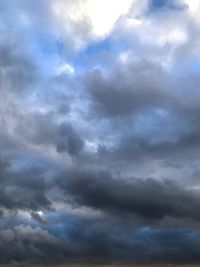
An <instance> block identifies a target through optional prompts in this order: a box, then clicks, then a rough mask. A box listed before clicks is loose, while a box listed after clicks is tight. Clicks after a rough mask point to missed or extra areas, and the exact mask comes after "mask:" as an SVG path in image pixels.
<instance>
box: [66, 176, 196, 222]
mask: <svg viewBox="0 0 200 267" xmlns="http://www.w3.org/2000/svg"><path fill="white" fill-rule="evenodd" d="M63 183H64V185H63ZM65 183H66V185H65ZM61 188H63V189H64V190H65V191H66V192H68V193H69V194H71V195H72V197H73V198H74V199H75V201H77V203H79V204H80V205H86V206H89V207H92V208H95V209H100V210H104V211H107V212H112V213H115V214H118V215H119V216H121V215H120V214H123V213H129V214H137V215H139V216H142V217H144V218H147V219H153V220H154V219H155V220H161V219H163V218H164V217H167V216H171V217H186V218H190V219H194V220H197V221H199V216H198V214H197V212H196V211H197V210H198V208H199V196H198V192H195V191H193V190H189V189H186V188H181V187H179V186H178V185H177V184H175V183H173V182H170V181H156V180H153V179H150V178H149V179H145V180H141V179H125V178H123V179H117V178H113V177H112V176H111V175H110V174H109V173H104V172H100V173H95V172H83V173H75V174H73V173H72V174H71V179H70V180H69V182H67V181H65V180H64V181H62V180H61Z"/></svg>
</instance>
